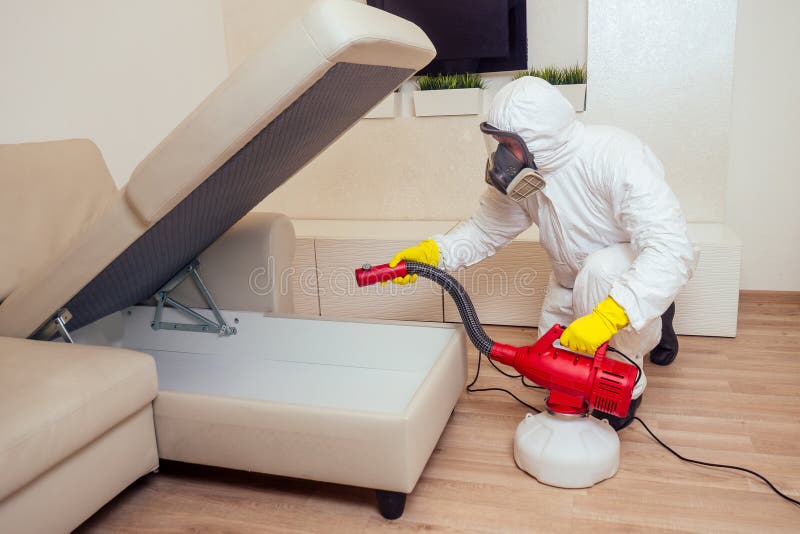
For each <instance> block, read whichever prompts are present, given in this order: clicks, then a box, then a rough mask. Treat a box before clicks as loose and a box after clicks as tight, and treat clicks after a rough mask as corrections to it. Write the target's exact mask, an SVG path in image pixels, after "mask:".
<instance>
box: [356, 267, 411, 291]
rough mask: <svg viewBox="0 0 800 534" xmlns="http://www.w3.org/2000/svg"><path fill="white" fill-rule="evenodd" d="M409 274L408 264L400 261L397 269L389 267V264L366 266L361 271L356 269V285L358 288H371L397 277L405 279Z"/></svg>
mask: <svg viewBox="0 0 800 534" xmlns="http://www.w3.org/2000/svg"><path fill="white" fill-rule="evenodd" d="M406 274H408V272H407V271H406V262H405V261H400V262H399V263H398V264H397V265H396V266H395V267H389V264H388V263H384V264H383V265H369V264H367V265H364V266H363V267H361V268H360V269H356V284H357V285H358V287H364V286H371V285H372V284H377V283H378V282H388V281H389V280H392V279H394V278H397V277H400V278H402V277H404V276H405V275H406Z"/></svg>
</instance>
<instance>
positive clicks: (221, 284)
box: [171, 212, 295, 313]
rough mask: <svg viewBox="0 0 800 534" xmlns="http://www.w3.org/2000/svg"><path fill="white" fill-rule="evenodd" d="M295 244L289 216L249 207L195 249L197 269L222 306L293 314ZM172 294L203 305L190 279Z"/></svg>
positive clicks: (226, 308) (182, 301) (192, 303)
mask: <svg viewBox="0 0 800 534" xmlns="http://www.w3.org/2000/svg"><path fill="white" fill-rule="evenodd" d="M294 245H295V235H294V227H293V226H292V222H291V221H290V220H289V218H288V217H286V216H285V215H282V214H280V213H259V212H251V213H248V214H247V215H246V216H245V217H244V218H242V220H240V221H239V222H238V223H236V224H235V225H234V226H233V227H232V228H231V229H230V230H228V231H227V232H225V233H224V234H223V235H222V237H220V238H219V239H218V240H217V241H215V242H214V243H213V244H212V245H211V246H210V247H208V248H207V249H206V250H204V251H203V252H202V253H201V254H200V256H199V257H198V259H199V261H200V266H199V268H198V272H199V273H200V276H201V277H202V278H203V281H204V282H205V284H206V286H207V287H208V289H209V291H210V292H211V295H212V296H213V297H214V301H215V302H216V304H217V306H218V307H219V308H221V309H223V310H238V311H256V312H274V313H293V312H294V299H293V298H292V292H291V285H290V284H289V282H290V274H291V267H292V262H293V260H294ZM171 296H172V297H173V298H175V299H176V300H178V301H180V302H181V303H183V304H186V305H188V306H190V307H194V308H207V307H208V306H207V305H206V303H205V300H204V299H203V298H202V296H201V295H200V292H199V291H198V290H197V288H196V287H195V286H194V284H193V283H192V282H191V281H189V280H187V281H185V282H184V283H183V284H181V285H180V286H179V287H178V288H176V289H175V290H174V291H173V293H172V294H171Z"/></svg>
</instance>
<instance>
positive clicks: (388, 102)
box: [364, 88, 400, 119]
mask: <svg viewBox="0 0 800 534" xmlns="http://www.w3.org/2000/svg"><path fill="white" fill-rule="evenodd" d="M399 110H400V89H399V88H398V89H395V90H394V92H393V93H392V94H390V95H389V96H387V97H386V98H384V99H383V100H381V101H380V102H378V103H377V104H376V105H375V107H374V108H372V109H371V110H370V111H369V113H367V114H366V115H364V118H365V119H393V118H394V117H397V115H398V113H399Z"/></svg>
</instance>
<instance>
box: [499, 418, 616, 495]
mask: <svg viewBox="0 0 800 534" xmlns="http://www.w3.org/2000/svg"><path fill="white" fill-rule="evenodd" d="M514 461H515V462H517V465H518V466H519V468H520V469H522V470H523V471H526V472H527V473H529V474H530V475H532V476H534V477H536V479H537V480H539V481H540V482H542V483H544V484H548V485H550V486H557V487H560V488H588V487H589V486H593V485H594V484H596V483H598V482H600V481H601V480H605V479H607V478H611V477H612V476H614V475H615V474H616V472H617V469H618V468H619V438H618V437H617V433H616V432H615V431H614V429H613V428H611V426H610V425H609V424H608V422H607V421H605V420H602V421H601V420H599V419H596V418H594V417H591V416H565V415H558V414H551V413H548V412H542V413H540V414H538V415H532V414H528V415H526V416H525V419H523V420H522V422H521V423H520V424H519V426H517V432H516V435H515V437H514Z"/></svg>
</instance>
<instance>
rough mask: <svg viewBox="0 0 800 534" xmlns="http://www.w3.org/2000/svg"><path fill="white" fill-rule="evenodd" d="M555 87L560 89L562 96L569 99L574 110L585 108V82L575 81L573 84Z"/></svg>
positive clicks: (583, 109)
mask: <svg viewBox="0 0 800 534" xmlns="http://www.w3.org/2000/svg"><path fill="white" fill-rule="evenodd" d="M555 87H556V89H558V90H559V91H561V94H562V95H564V98H566V99H567V100H569V103H570V104H572V107H573V108H575V111H585V110H586V84H585V83H576V84H574V85H556V86H555Z"/></svg>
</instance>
